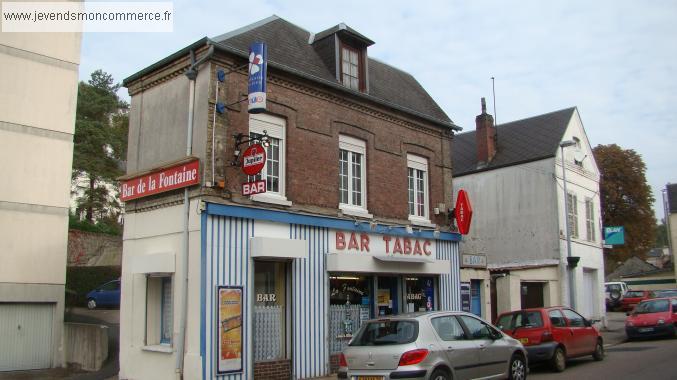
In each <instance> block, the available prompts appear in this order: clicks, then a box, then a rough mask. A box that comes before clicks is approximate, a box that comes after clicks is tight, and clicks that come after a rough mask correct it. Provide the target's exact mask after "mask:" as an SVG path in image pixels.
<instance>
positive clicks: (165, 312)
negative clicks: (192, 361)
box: [143, 273, 176, 353]
mask: <svg viewBox="0 0 677 380" xmlns="http://www.w3.org/2000/svg"><path fill="white" fill-rule="evenodd" d="M174 285H175V283H174V276H173V275H172V274H171V273H149V274H147V275H146V334H145V344H146V345H145V346H144V347H143V349H144V350H146V351H157V352H165V353H171V352H173V344H174V336H173V335H174V319H175V318H174V302H175V300H176V297H175V294H174V293H175V286H174ZM167 288H169V291H170V292H171V293H169V294H167V293H166V291H167ZM167 296H168V297H169V299H167ZM167 301H169V303H167ZM163 329H164V330H165V331H166V332H168V334H169V336H168V337H166V336H165V334H164V333H163Z"/></svg>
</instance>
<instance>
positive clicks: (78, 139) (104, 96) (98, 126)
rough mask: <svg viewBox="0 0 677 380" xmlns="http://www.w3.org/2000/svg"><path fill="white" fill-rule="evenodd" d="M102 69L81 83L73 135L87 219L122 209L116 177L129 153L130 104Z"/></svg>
mask: <svg viewBox="0 0 677 380" xmlns="http://www.w3.org/2000/svg"><path fill="white" fill-rule="evenodd" d="M114 82H115V81H114V80H113V77H112V76H111V75H110V74H108V73H106V72H104V71H102V70H96V71H95V72H93V73H92V75H91V78H90V80H89V81H88V82H87V83H85V82H80V84H79V85H78V102H77V110H76V116H75V136H74V138H73V142H74V147H73V173H72V180H73V186H74V187H75V188H77V189H78V190H79V191H77V193H78V197H77V198H76V204H77V210H78V211H84V212H85V219H86V220H88V221H90V222H93V221H94V220H117V217H118V215H119V213H120V202H119V201H118V194H117V190H116V189H117V186H116V185H115V178H117V177H118V176H120V175H122V174H123V170H122V163H123V162H124V160H125V156H126V154H127V130H128V127H129V118H128V115H127V109H128V108H129V107H128V104H127V103H126V102H124V101H122V100H121V99H120V98H119V97H118V96H117V94H116V91H117V90H118V89H119V88H120V85H119V84H115V83H114Z"/></svg>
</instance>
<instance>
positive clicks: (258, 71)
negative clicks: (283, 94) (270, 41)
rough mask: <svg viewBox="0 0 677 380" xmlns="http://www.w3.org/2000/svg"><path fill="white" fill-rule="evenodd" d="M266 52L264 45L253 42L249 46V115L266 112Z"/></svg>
mask: <svg viewBox="0 0 677 380" xmlns="http://www.w3.org/2000/svg"><path fill="white" fill-rule="evenodd" d="M267 71H268V51H267V49H266V44H264V43H263V42H255V43H253V44H251V46H249V91H248V92H249V101H248V103H249V107H248V111H249V113H261V112H264V111H265V110H266V72H267Z"/></svg>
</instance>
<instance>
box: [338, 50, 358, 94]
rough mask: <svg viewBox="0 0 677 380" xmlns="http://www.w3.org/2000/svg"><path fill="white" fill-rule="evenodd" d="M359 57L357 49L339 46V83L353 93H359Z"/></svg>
mask: <svg viewBox="0 0 677 380" xmlns="http://www.w3.org/2000/svg"><path fill="white" fill-rule="evenodd" d="M360 55H361V54H360V51H359V50H358V49H356V48H354V47H352V46H349V45H346V44H341V83H343V85H344V86H346V87H348V88H350V89H352V90H355V91H360V81H361V78H360ZM353 58H354V60H353ZM346 69H348V71H349V72H346ZM353 70H354V72H353Z"/></svg>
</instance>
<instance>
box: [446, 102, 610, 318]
mask: <svg viewBox="0 0 677 380" xmlns="http://www.w3.org/2000/svg"><path fill="white" fill-rule="evenodd" d="M482 106H483V107H482V114H481V115H479V116H477V119H476V123H477V129H476V131H473V132H468V133H463V134H459V135H457V136H455V141H454V149H453V151H452V152H453V164H454V167H453V171H454V182H453V184H454V192H455V193H456V192H457V191H458V190H459V189H465V190H466V191H467V192H468V194H469V196H470V199H471V201H472V204H473V211H474V214H473V219H472V227H471V230H470V234H469V235H468V236H466V237H464V239H463V242H462V244H461V254H462V255H476V256H480V257H482V256H486V261H487V267H488V269H489V272H490V273H491V284H490V289H491V293H492V298H493V300H495V301H493V300H492V301H493V302H492V303H491V304H492V316H493V317H495V316H496V315H497V314H496V313H501V312H504V311H510V310H516V309H520V308H526V307H539V306H551V305H561V304H563V305H571V299H570V291H571V289H570V286H569V282H568V280H569V277H570V276H569V273H570V271H571V272H572V273H573V282H574V284H575V285H574V287H573V288H574V290H573V291H574V294H575V297H574V305H573V306H574V307H575V308H576V309H577V310H578V311H579V312H580V313H581V314H583V315H584V316H586V317H589V318H590V317H600V316H602V315H603V314H604V297H603V288H602V285H603V282H604V260H603V254H602V238H601V236H600V235H601V234H600V225H601V222H600V197H599V177H600V174H599V170H598V168H597V165H596V164H595V160H594V157H593V155H592V149H591V147H590V144H589V142H588V138H587V136H586V133H585V130H584V128H583V123H582V122H581V119H580V115H579V113H578V110H577V109H576V108H568V109H564V110H561V111H556V112H551V113H548V114H544V115H540V116H535V117H531V118H528V119H523V120H518V121H514V122H510V123H506V124H503V125H500V126H498V127H495V126H494V125H493V117H492V116H491V115H488V114H487V113H486V106H485V104H484V101H483V104H482ZM563 142H568V144H567V143H564V144H563ZM561 145H568V146H566V147H563V148H562V147H561ZM562 152H563V153H564V156H563V157H562ZM562 162H564V167H565V170H566V176H565V178H566V191H567V193H568V202H567V203H568V212H565V199H564V194H565V190H564V182H563V180H562V174H563V173H562ZM567 214H568V216H569V219H570V226H571V254H570V256H572V257H579V258H580V261H579V262H578V263H577V265H576V266H575V267H573V266H569V265H568V260H567V256H568V253H567V239H566V235H567V231H566V227H565V220H566V217H567ZM571 268H572V269H571ZM466 271H467V270H465V269H464V270H463V271H462V272H466ZM462 277H467V274H466V275H465V276H464V274H462Z"/></svg>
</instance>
